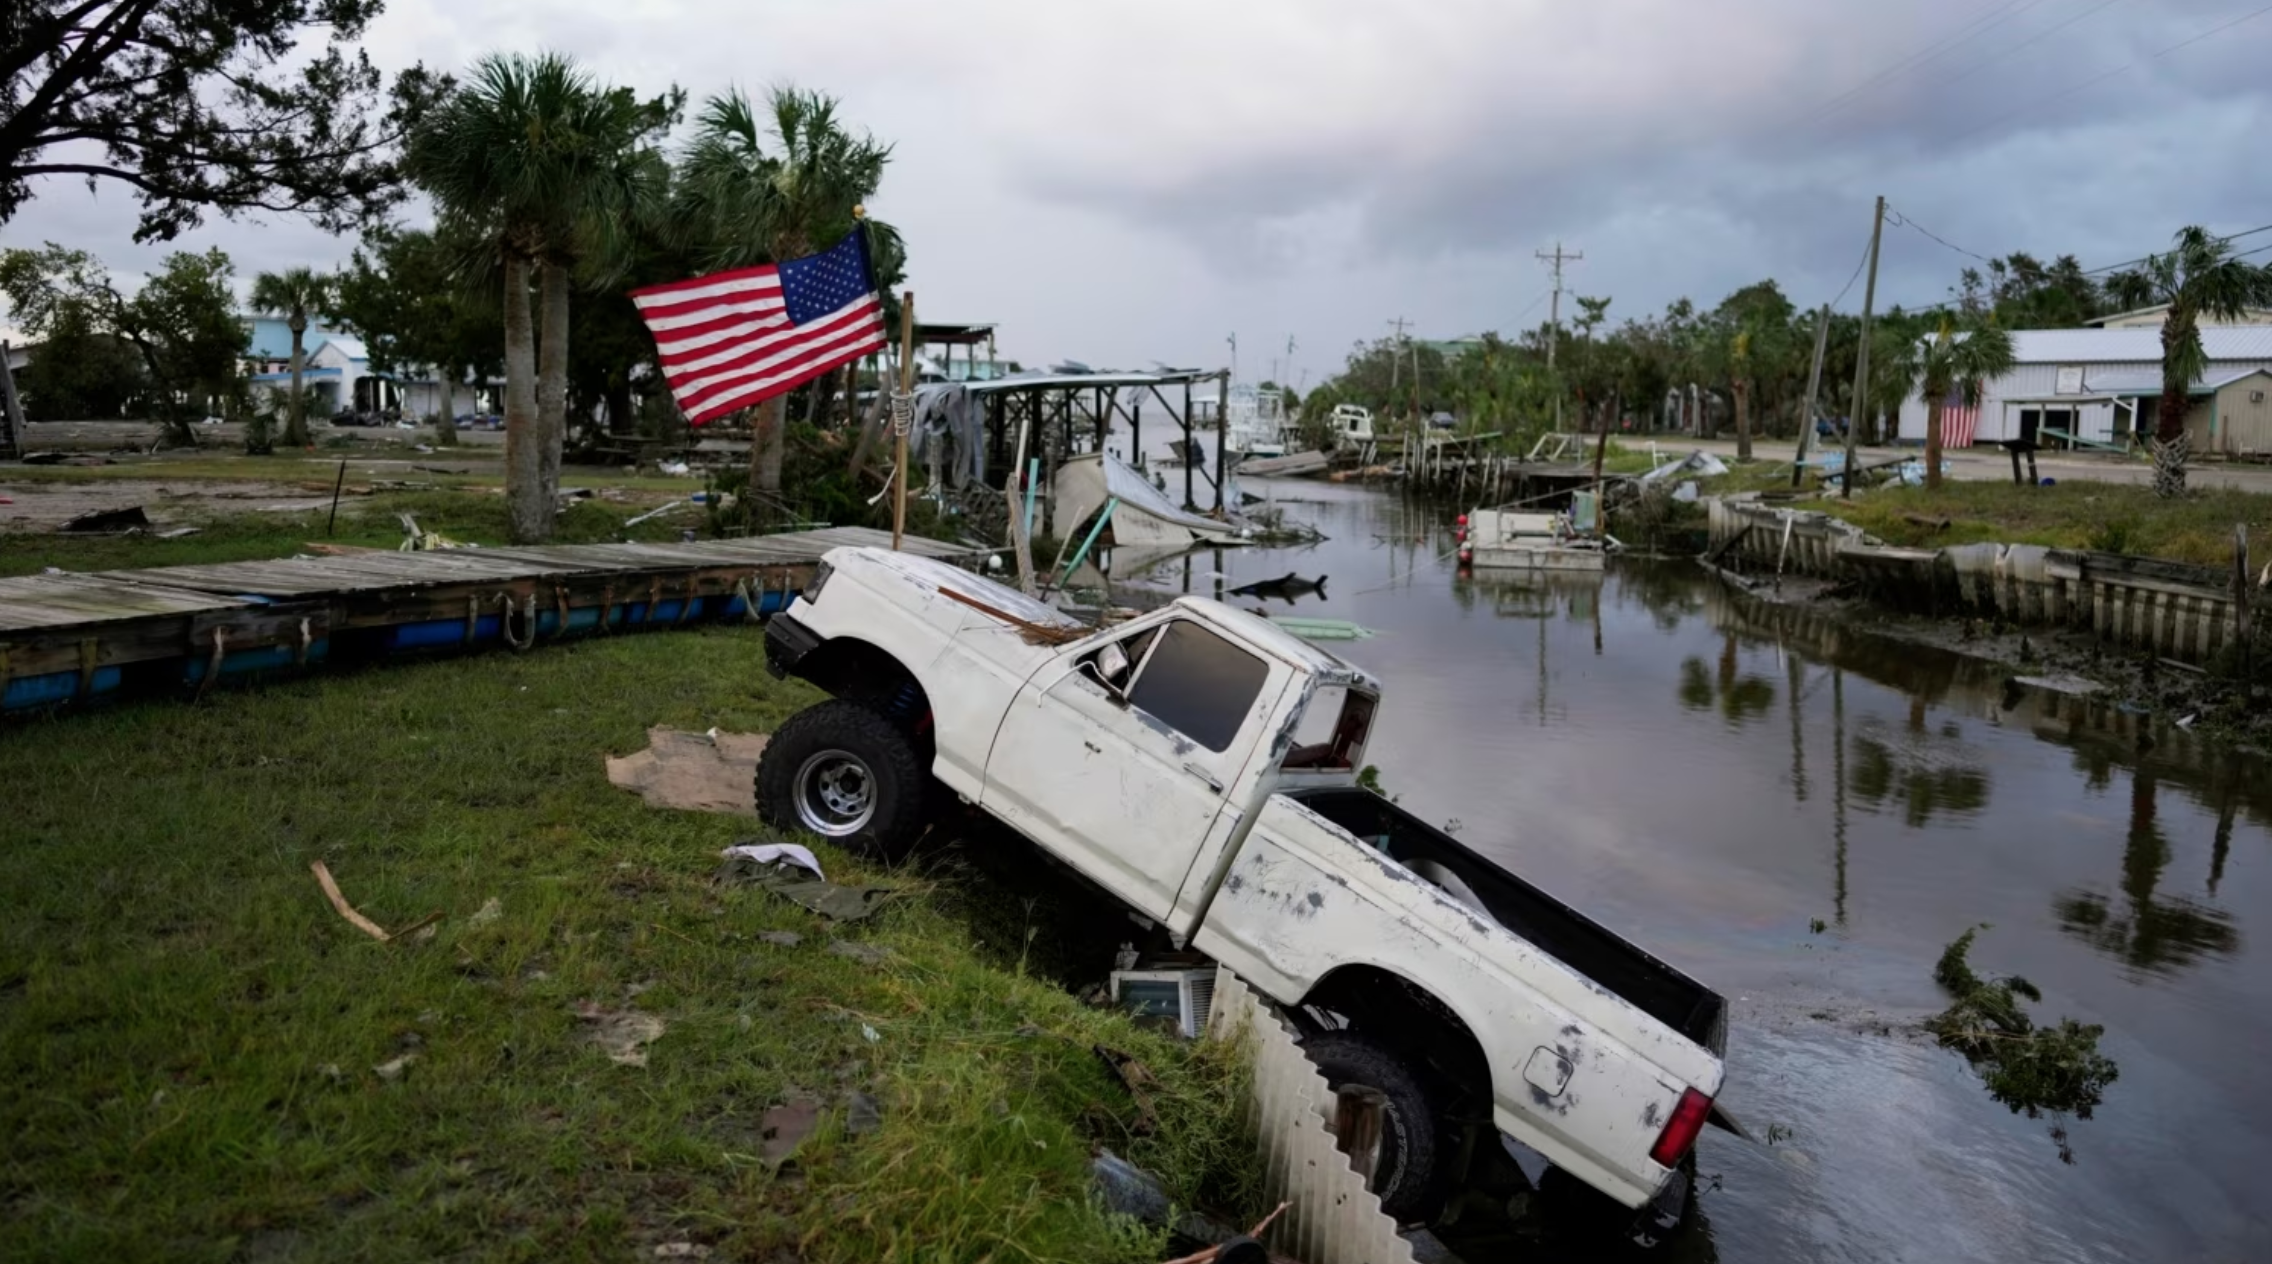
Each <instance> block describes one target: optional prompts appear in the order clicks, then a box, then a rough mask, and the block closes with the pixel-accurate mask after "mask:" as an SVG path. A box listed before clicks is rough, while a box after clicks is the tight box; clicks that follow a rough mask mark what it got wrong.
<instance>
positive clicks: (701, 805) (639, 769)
mask: <svg viewBox="0 0 2272 1264" xmlns="http://www.w3.org/2000/svg"><path fill="white" fill-rule="evenodd" d="M766 736H767V735H766V734H763V733H720V732H718V731H717V730H715V729H713V730H711V731H710V732H709V733H707V734H704V733H684V732H680V731H679V730H677V729H673V728H665V727H657V728H652V729H649V730H647V749H645V750H643V751H639V752H638V753H636V754H631V755H625V756H623V757H621V758H611V759H609V760H608V761H607V779H608V780H609V781H611V782H613V783H615V784H616V785H619V786H621V787H623V788H624V789H626V790H634V791H637V792H638V793H639V796H640V797H641V798H643V799H645V800H646V801H647V802H648V803H649V804H651V805H653V806H655V807H658V808H680V809H684V810H686V811H689V812H726V813H730V814H732V815H735V816H755V815H757V805H756V803H755V801H754V800H753V798H752V796H751V793H750V787H751V785H752V783H753V782H754V781H755V780H756V777H757V757H758V756H759V755H760V754H762V753H764V751H765V741H766Z"/></svg>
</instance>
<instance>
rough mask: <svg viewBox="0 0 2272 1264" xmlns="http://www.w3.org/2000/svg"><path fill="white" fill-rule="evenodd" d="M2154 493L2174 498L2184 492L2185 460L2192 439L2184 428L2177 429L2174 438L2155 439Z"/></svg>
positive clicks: (2162, 496) (2190, 447) (2163, 497)
mask: <svg viewBox="0 0 2272 1264" xmlns="http://www.w3.org/2000/svg"><path fill="white" fill-rule="evenodd" d="M2152 447H2153V450H2154V495H2156V496H2159V497H2161V498H2162V499H2164V500H2175V499H2177V498H2178V497H2180V496H2183V495H2184V494H2185V462H2186V458H2187V457H2188V456H2190V455H2192V450H2193V441H2192V439H2191V438H2189V437H2188V436H2187V435H2186V433H2185V430H2184V428H2183V427H2182V426H2181V427H2180V428H2179V429H2178V432H2177V437H2176V438H2175V439H2155V440H2154V442H2153V444H2152Z"/></svg>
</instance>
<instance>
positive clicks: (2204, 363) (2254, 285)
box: [2106, 225, 2272, 497]
mask: <svg viewBox="0 0 2272 1264" xmlns="http://www.w3.org/2000/svg"><path fill="white" fill-rule="evenodd" d="M2106 293H2107V296H2108V297H2109V298H2110V299H2112V300H2113V301H2114V302H2115V303H2117V304H2120V305H2121V306H2123V307H2131V308H2136V307H2146V306H2150V305H2152V304H2157V303H2166V304H2168V306H2169V314H2168V315H2167V316H2165V317H2164V318H2163V320H2162V396H2161V406H2160V408H2159V409H2158V410H2157V415H2156V418H2155V423H2154V491H2155V493H2156V494H2157V495H2161V496H2165V497H2167V496H2178V495H2182V494H2183V493H2184V491H2185V461H2186V458H2187V456H2188V455H2190V453H2189V451H2188V449H2189V447H2190V444H2189V443H2188V441H2187V439H2186V435H2185V414H2186V412H2187V410H2188V409H2189V408H2190V407H2191V406H2192V402H2193V400H2192V391H2193V384H2194V383H2195V382H2196V381H2199V380H2200V378H2201V376H2202V374H2203V373H2204V372H2206V371H2207V369H2208V367H2209V356H2208V353H2207V352H2206V351H2205V350H2203V349H2202V346H2201V318H2202V317H2204V316H2207V317H2208V318H2209V319H2210V320H2211V321H2212V322H2214V321H2232V320H2238V319H2240V318H2241V317H2242V316H2243V315H2244V314H2246V312H2247V309H2248V308H2249V307H2250V306H2251V305H2253V304H2257V303H2263V302H2267V301H2272V269H2266V268H2260V267H2257V266H2256V265H2254V264H2250V263H2244V262H2242V261H2241V260H2240V259H2239V258H2237V257H2235V256H2234V254H2233V250H2232V244H2231V243H2230V242H2229V241H2227V240H2225V239H2224V238H2221V237H2212V236H2210V235H2209V230H2207V229H2205V228H2202V227H2200V226H2198V225H2194V226H2191V227H2187V228H2181V229H2179V230H2178V233H2177V240H2176V243H2175V244H2174V245H2173V246H2172V247H2171V248H2170V250H2169V252H2168V253H2167V254H2159V255H2150V256H2148V257H2147V258H2146V260H2145V261H2144V262H2143V263H2141V264H2139V265H2138V266H2137V267H2136V268H2134V269H2131V270H2129V271H2126V272H2118V273H2116V274H2115V275H2114V276H2112V277H2109V278H2107V282H2106Z"/></svg>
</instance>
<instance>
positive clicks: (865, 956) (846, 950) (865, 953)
mask: <svg viewBox="0 0 2272 1264" xmlns="http://www.w3.org/2000/svg"><path fill="white" fill-rule="evenodd" d="M828 950H829V951H830V952H833V953H835V954H836V955H837V956H839V957H845V958H849V959H850V960H853V961H857V962H859V963H860V964H861V965H864V966H880V965H882V964H884V963H885V962H887V961H889V960H891V949H889V948H882V947H878V946H877V945H875V944H863V943H856V942H854V941H852V940H849V939H831V940H829V941H828Z"/></svg>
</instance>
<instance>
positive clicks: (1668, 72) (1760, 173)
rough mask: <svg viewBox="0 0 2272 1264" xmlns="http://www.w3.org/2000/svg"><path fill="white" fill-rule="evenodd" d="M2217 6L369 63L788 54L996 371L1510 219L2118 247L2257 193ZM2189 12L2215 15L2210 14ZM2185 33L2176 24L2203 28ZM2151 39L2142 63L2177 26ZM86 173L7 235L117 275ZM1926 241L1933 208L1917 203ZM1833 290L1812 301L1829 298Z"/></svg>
mask: <svg viewBox="0 0 2272 1264" xmlns="http://www.w3.org/2000/svg"><path fill="white" fill-rule="evenodd" d="M2261 8H2263V5H2262V4H2261V3H2259V2H2258V0H2156V2H2153V3H2148V2H2147V0H1969V2H1967V0H1913V2H1912V3H1909V4H1906V5H1899V6H1895V5H1884V4H1871V3H1860V2H1857V0H1811V2H1810V0H1715V2H1714V3H1709V4H1699V3H1695V0H1686V2H1682V0H1597V2H1596V3H1591V4H1586V5H1578V4H1571V3H1567V0H1563V2H1560V3H1547V2H1545V0H1416V2H1415V3H1411V4H1406V5H1396V6H1392V5H1382V4H1379V3H1378V2H1377V0H1369V2H1365V3H1359V2H1358V0H1213V2H1211V3H1208V2H1200V0H1147V2H1144V3H1128V2H1125V0H1080V2H1079V3H1067V2H1065V0H1057V2H1055V3H1040V2H1038V0H1024V2H1020V0H967V2H965V3H960V4H954V5H939V4H935V3H922V2H918V0H775V2H773V3H768V4H765V5H761V6H749V7H747V8H729V7H728V6H723V5H717V4H707V3H705V4H697V3H692V2H691V0H613V2H602V0H453V2H448V3H445V2H443V0H392V3H391V4H390V6H389V8H388V12H387V14H386V16H385V17H384V18H383V19H381V21H380V22H379V23H377V24H376V25H375V26H374V29H373V31H372V35H371V41H370V44H371V48H372V52H373V55H374V57H376V58H377V59H379V60H380V61H381V62H382V64H387V65H395V66H399V65H406V64H408V63H410V62H411V61H414V60H423V61H425V62H426V63H427V64H429V65H434V66H441V67H447V68H457V67H461V66H463V65H464V64H465V63H466V62H468V61H470V60H471V59H472V58H474V57H476V56H478V55H480V54H481V53H483V52H486V51H489V50H491V49H495V48H517V49H536V48H552V49H558V50H561V51H565V52H569V53H572V54H574V55H576V56H577V57H579V58H581V59H582V60H583V61H584V62H585V63H586V64H587V65H589V66H590V67H591V69H592V70H593V71H594V72H595V73H596V74H598V75H600V76H602V77H604V78H607V79H611V80H614V81H617V82H622V83H627V84H630V85H633V86H636V87H639V88H642V89H647V90H656V89H660V88H662V87H663V86H665V85H667V84H670V83H677V84H680V85H683V86H685V87H686V88H688V89H689V90H690V91H692V92H693V93H695V94H696V95H697V96H700V95H701V94H703V93H706V92H710V91H714V90H716V89H719V88H722V87H724V86H726V85H728V84H733V83H738V84H741V85H743V86H746V87H751V88H762V87H764V86H766V85H769V84H774V83H783V82H795V83H798V84H800V85H804V86H810V87H817V88H822V89H825V90H827V91H829V92H832V93H835V94H837V95H838V96H840V97H841V98H843V101H844V108H845V112H846V114H847V116H848V117H849V118H851V119H853V120H855V121H856V122H858V123H860V124H862V125H864V126H866V127H868V128H870V129H872V130H873V131H874V132H875V133H876V134H877V135H879V136H880V137H883V138H885V139H887V140H890V141H892V142H894V143H895V144H896V145H897V147H898V149H897V158H896V161H895V162H894V164H893V167H892V170H891V173H890V174H889V176H888V177H887V180H886V183H885V187H884V193H883V196H881V197H879V198H878V199H877V204H876V208H875V209H876V212H877V213H878V214H879V215H883V216H885V217H888V218H890V219H891V220H892V221H893V222H895V223H896V224H898V225H900V227H901V228H902V229H903V231H905V232H906V233H907V235H908V239H909V242H910V245H911V248H912V251H913V263H914V269H913V276H912V278H911V280H912V284H913V286H914V288H915V289H916V291H917V293H918V294H919V295H920V296H921V305H922V308H923V310H924V312H925V314H926V315H927V316H933V317H936V318H938V319H969V320H994V321H999V322H1000V323H1001V325H1002V333H1003V350H1004V352H1005V354H1009V355H1014V356H1017V357H1019V358H1021V359H1024V360H1025V361H1027V362H1028V363H1041V362H1047V361H1050V360H1053V359H1057V358H1061V357H1068V356H1070V357H1075V358H1078V359H1081V360H1085V361H1088V362H1090V363H1094V364H1127V365H1142V364H1145V363H1148V362H1150V361H1152V360H1154V359H1159V360H1165V361H1170V362H1174V363H1182V364H1193V363H1208V364H1219V363H1223V362H1225V360H1226V358H1227V357H1228V355H1229V354H1230V348H1229V346H1228V345H1227V341H1226V339H1227V336H1228V335H1230V334H1232V333H1234V332H1235V333H1236V334H1237V335H1238V338H1239V348H1240V361H1241V363H1240V368H1241V369H1242V371H1244V372H1247V373H1255V372H1258V371H1259V372H1268V371H1269V370H1270V368H1271V361H1272V360H1273V359H1276V358H1282V357H1284V356H1285V345H1286V342H1287V340H1288V339H1289V338H1293V339H1295V340H1297V341H1298V348H1299V349H1298V350H1297V352H1296V353H1295V355H1294V356H1293V364H1294V365H1295V366H1298V367H1297V368H1293V369H1286V370H1284V375H1285V376H1287V377H1289V378H1292V377H1295V376H1296V374H1297V373H1300V372H1306V373H1307V374H1308V376H1309V379H1310V380H1313V381H1314V380H1315V379H1316V378H1317V377H1318V376H1320V375H1322V374H1324V373H1327V372H1330V371H1331V370H1332V369H1333V368H1334V367H1335V366H1336V365H1337V364H1338V362H1339V360H1340V358H1341V356H1342V354H1344V353H1345V352H1346V350H1347V349H1348V347H1349V345H1350V344H1351V343H1352V342H1353V341H1357V340H1361V339H1366V338H1372V337H1378V336H1380V335H1381V334H1382V333H1384V332H1386V330H1387V328H1388V326H1387V324H1386V322H1387V321H1388V320H1390V319H1391V318H1396V317H1402V318H1405V319H1408V320H1409V321H1411V322H1412V323H1413V327H1414V328H1415V329H1417V330H1418V331H1420V332H1422V333H1423V334H1426V335H1429V336H1438V337H1442V336H1450V335H1452V334H1456V333H1464V332H1471V331H1474V330H1480V329H1487V328H1498V329H1503V330H1512V329H1515V328H1520V327H1523V326H1527V325H1530V324H1535V323H1536V322H1537V321H1538V320H1540V319H1541V318H1543V316H1544V313H1545V307H1544V305H1543V304H1542V303H1541V302H1540V300H1541V298H1542V296H1543V293H1544V291H1545V289H1546V288H1547V285H1548V277H1547V274H1546V271H1545V269H1544V267H1543V266H1542V265H1541V264H1540V263H1539V262H1538V261H1537V260H1536V259H1535V258H1534V257H1533V252H1534V251H1536V250H1539V249H1544V248H1550V247H1551V246H1552V244H1553V243H1554V242H1555V241H1556V240H1560V241H1562V242H1564V243H1565V244H1567V245H1568V246H1570V247H1571V248H1573V249H1577V250H1582V251H1583V252H1584V255H1585V258H1584V260H1583V261H1582V262H1580V263H1576V264H1573V265H1572V266H1571V268H1570V272H1569V280H1568V284H1569V286H1570V288H1571V289H1573V290H1575V291H1576V292H1579V293H1584V294H1591V295H1607V296H1611V297H1612V298H1613V299H1614V300H1615V301H1614V304H1613V306H1612V308H1611V315H1612V317H1613V318H1616V317H1624V316H1639V315H1646V314H1648V313H1651V312H1654V311H1657V310H1659V309H1661V308H1662V307H1663V305H1664V304H1665V303H1667V302H1669V301H1671V300H1674V299H1676V298H1680V297H1683V296H1687V297H1691V298H1694V299H1696V300H1697V301H1698V302H1700V303H1704V304H1707V305H1708V304H1710V303H1713V302H1716V301H1717V300H1718V299H1719V298H1720V297H1722V296H1724V295H1725V294H1727V293H1728V292H1730V291H1732V290H1734V289H1736V288H1737V287H1739V286H1742V285H1744V284H1747V283H1749V282H1752V281H1755V280H1758V279H1760V278H1763V277H1774V278H1776V279H1778V280H1779V281H1781V282H1782V283H1783V286H1784V289H1785V291H1786V292H1787V293H1788V294H1789V295H1790V296H1791V297H1792V299H1793V300H1794V301H1795V302H1798V303H1800V304H1802V305H1804V304H1811V303H1820V302H1824V301H1828V300H1830V299H1831V298H1832V296H1833V295H1834V294H1838V293H1839V292H1840V291H1841V289H1842V287H1845V286H1846V283H1847V282H1848V280H1849V279H1850V278H1851V277H1852V276H1853V273H1854V268H1855V264H1856V262H1857V260H1858V258H1859V256H1860V252H1861V248H1862V246H1863V245H1864V243H1865V239H1866V236H1867V233H1868V228H1869V214H1870V204H1871V199H1872V198H1873V197H1874V196H1876V195H1878V194H1881V193H1882V194H1884V195H1885V196H1886V197H1887V198H1888V200H1889V201H1890V202H1891V204H1892V205H1893V206H1894V207H1895V208H1896V210H1897V211H1899V212H1900V213H1901V215H1902V216H1903V217H1904V219H1905V220H1906V221H1907V223H1906V224H1896V225H1895V226H1893V227H1889V228H1888V229H1887V237H1886V245H1885V262H1884V273H1883V275H1882V277H1881V280H1880V284H1879V295H1880V303H1881V305H1883V304H1885V303H1888V302H1906V303H1911V304H1915V303H1919V302H1931V301H1935V300H1938V299H1940V298H1942V297H1944V296H1945V294H1946V292H1947V288H1948V286H1949V285H1950V284H1952V283H1953V281H1954V280H1955V276H1956V273H1957V271H1958V269H1960V268H1962V267H1964V266H1966V265H1968V264H1973V263H1976V262H1977V261H1976V260H1974V259H1970V258H1968V257H1967V256H1966V253H1965V252H1977V253H1980V254H1990V255H1994V254H2002V253H2006V252H2009V251H2012V250H2028V251H2031V252H2034V253H2037V254H2040V255H2044V256H2051V255H2056V254H2063V253H2072V254H2075V255H2077V256H2079V257H2081V258H2082V259H2083V261H2084V263H2085V264H2086V265H2092V266H2095V265H2098V264H2106V263H2114V262H2119V261H2122V260H2126V259H2129V258H2133V257H2135V256H2136V255H2138V254H2140V253H2143V252H2144V251H2146V250H2150V249H2155V248H2158V247H2160V246H2161V245H2162V244H2164V243H2165V242H2166V241H2167V240H2168V238H2169V235H2170V233H2171V232H2172V231H2174V230H2175V229H2176V228H2177V227H2178V226H2179V225H2181V224H2186V223H2202V224H2207V225H2209V226H2210V227H2212V228H2214V229H2218V230H2221V231H2228V232H2229V231H2238V230H2240V229H2245V228H2253V227H2256V226H2258V225H2259V224H2263V223H2272V169H2267V168H2266V167H2265V166H2264V165H2263V164H2262V163H2260V162H2257V161H2254V159H2255V156H2256V152H2257V150H2258V149H2259V148H2260V146H2261V139H2260V138H2261V136H2262V135H2263V133H2264V125H2265V123H2266V122H2267V109H2266V106H2267V94H2268V92H2272V89H2268V88H2267V87H2266V86H2265V85H2266V82H2267V81H2266V78H2265V76H2264V75H2263V73H2262V69H2261V68H2262V66H2263V65H2264V64H2265V58H2266V53H2267V52H2268V51H2272V14H2267V15H2265V16H2264V17H2262V18H2261V19H2250V18H2249V15H2250V14H2252V13H2253V12H2255V11H2257V10H2260V9H2261ZM2226 23H2235V24H2234V25H2232V26H2230V28H2229V29H2227V30H2224V31H2217V28H2218V27H2220V26H2221V25H2223V24H2226ZM2213 31H2215V32H2216V33H2215V34H2207V37H2206V38H2198V39H2197V38H2196V37H2201V36H2204V35H2205V34H2206V33H2209V32H2213ZM2187 40H2196V42H2194V43H2192V44H2191V45H2190V46H2187V47H2183V48H2177V49H2175V50H2174V51H2169V52H2167V53H2166V55H2161V56H2156V54H2160V53H2163V50H2167V49H2171V47H2172V46H2174V45H2178V44H2180V43H2181V42H2183V41H2187ZM132 218H133V215H132V206H131V202H130V200H129V199H128V197H127V196H126V192H125V190H123V189H120V188H105V189H103V190H102V191H101V192H100V193H99V194H98V195H93V196H90V195H89V194H87V193H86V192H85V191H84V190H83V189H82V188H81V187H80V186H78V185H75V184H71V183H67V182H56V183H53V184H51V185H49V186H48V187H46V188H45V189H43V190H42V192H41V195H40V197H39V199H38V200H37V201H36V202H35V203H34V204H32V205H31V206H30V207H28V208H26V210H25V211H24V212H23V213H21V214H20V215H19V216H18V217H17V218H16V220H15V221H14V222H13V223H10V224H9V225H7V227H6V230H5V231H6V236H7V238H8V241H9V243H10V244H30V243H34V242H37V241H39V240H43V239H54V240H58V241H63V242H65V243H67V244H71V245H77V246H83V247H86V248H89V249H93V250H96V251H97V252H99V253H101V254H102V255H104V256H105V257H106V258H107V259H109V260H110V261H111V262H112V264H113V266H114V267H116V268H118V269H119V270H120V271H123V272H133V271H137V270H140V269H144V268H147V267H149V266H151V264H152V263H153V262H154V261H155V259H156V257H157V254H158V253H159V251H158V250H157V249H156V248H136V247H133V246H131V245H130V243H129V242H128V240H127V238H128V235H129V232H130V229H131V224H132ZM1921 229H1922V230H1929V231H1930V232H1931V233H1932V234H1934V235H1937V236H1939V237H1941V238H1943V239H1944V241H1945V243H1946V244H1944V242H1942V241H1935V240H1933V239H1932V238H1931V237H1929V236H1927V235H1926V232H1925V231H1920V230H1921ZM187 242H188V244H193V245H198V246H203V245H205V244H219V245H221V246H223V247H224V248H226V249H228V250H229V251H230V252H231V253H232V254H233V255H235V256H236V257H237V259H238V260H239V263H240V265H241V266H242V267H243V268H244V269H246V270H247V271H248V272H249V271H251V270H255V269H260V268H273V267H279V266H285V265H289V264H292V263H316V264H329V263H331V262H334V261H337V260H339V259H341V258H343V257H344V255H345V254H346V251H347V248H348V245H347V243H342V242H338V241H335V240H332V239H329V238H327V237H325V236H324V235H322V234H321V233H319V232H317V231H315V230H314V229H312V228H309V227H307V226H305V225H303V224H299V223H295V222H292V221H288V220H286V221H278V222H275V223H272V224H265V225H257V224H247V223H237V224H231V223H226V222H217V223H215V224H212V225H209V226H208V227H206V228H205V229H202V230H199V231H198V232H197V233H195V234H193V235H192V237H191V238H189V239H187ZM1860 293H1861V290H1860V287H1859V286H1858V285H1857V286H1854V287H1852V288H1851V289H1850V290H1848V291H1847V292H1846V294H1845V297H1844V301H1843V304H1842V305H1843V306H1844V307H1847V308H1852V307H1855V306H1857V305H1858V303H1859V300H1860Z"/></svg>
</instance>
